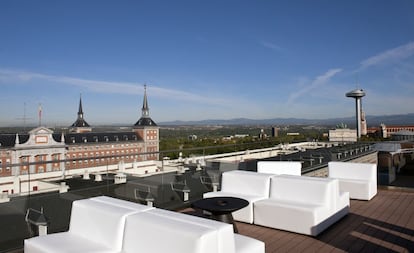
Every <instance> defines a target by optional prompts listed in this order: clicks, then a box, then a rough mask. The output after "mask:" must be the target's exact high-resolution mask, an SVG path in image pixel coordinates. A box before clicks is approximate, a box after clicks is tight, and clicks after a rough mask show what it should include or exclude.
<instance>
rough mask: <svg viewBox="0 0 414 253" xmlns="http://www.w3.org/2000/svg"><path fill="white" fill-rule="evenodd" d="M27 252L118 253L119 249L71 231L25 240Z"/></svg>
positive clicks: (25, 250)
mask: <svg viewBox="0 0 414 253" xmlns="http://www.w3.org/2000/svg"><path fill="white" fill-rule="evenodd" d="M24 252H25V253H56V252H60V253H79V252H90V253H116V252H119V250H114V249H113V248H109V247H107V246H106V245H105V244H104V243H98V242H94V241H91V240H89V239H88V238H85V237H82V236H79V235H75V234H73V233H69V232H62V233H56V234H49V235H47V236H38V237H33V238H30V239H26V240H24Z"/></svg>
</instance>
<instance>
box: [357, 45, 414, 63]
mask: <svg viewBox="0 0 414 253" xmlns="http://www.w3.org/2000/svg"><path fill="white" fill-rule="evenodd" d="M413 54H414V42H410V43H408V44H405V45H402V46H399V47H396V48H393V49H389V50H387V51H384V52H382V53H379V54H377V55H374V56H372V57H370V58H368V59H365V60H363V61H362V62H361V63H360V69H365V68H368V67H371V66H376V65H381V64H387V63H389V62H396V61H399V60H402V59H405V58H408V57H410V56H411V55H413Z"/></svg>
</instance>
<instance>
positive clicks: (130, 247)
mask: <svg viewBox="0 0 414 253" xmlns="http://www.w3.org/2000/svg"><path fill="white" fill-rule="evenodd" d="M138 238H139V239H138ZM155 240H156V241H155ZM143 242H152V243H146V244H143ZM137 249H139V250H140V251H142V252H146V253H158V252H169V253H185V252H188V253H236V252H237V253H264V252H265V245H264V243H263V242H261V241H259V240H256V239H253V238H249V237H246V236H242V235H238V234H234V232H233V226H232V225H231V224H227V223H222V222H218V221H215V220H210V219H204V218H200V217H196V216H191V215H186V214H182V213H177V212H171V211H166V210H162V209H155V210H152V211H150V212H145V213H137V214H135V215H131V216H128V217H127V222H126V227H125V240H124V247H123V251H122V253H135V252H137Z"/></svg>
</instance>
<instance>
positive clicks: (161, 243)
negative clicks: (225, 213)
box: [24, 196, 264, 253]
mask: <svg viewBox="0 0 414 253" xmlns="http://www.w3.org/2000/svg"><path fill="white" fill-rule="evenodd" d="M24 252H25V253H48V252H63V253H75V252H76V253H78V252H82V253H87V252H96V253H97V252H99V253H112V252H114V253H115V252H116V253H130V252H134V253H135V252H146V253H155V252H170V253H207V252H208V253H210V252H211V253H248V252H251V253H264V243H263V242H261V241H258V240H256V239H253V238H249V237H246V236H241V235H237V234H234V232H233V227H232V225H230V224H227V223H222V222H218V221H214V220H209V219H205V218H201V217H196V216H191V215H188V214H183V213H178V212H173V211H167V210H162V209H158V208H153V207H148V206H144V205H140V204H137V203H133V202H129V201H124V200H119V199H113V198H110V197H105V196H101V197H95V198H90V199H85V200H77V201H74V202H73V204H72V214H71V219H70V225H69V231H67V232H61V233H55V234H49V235H44V236H39V237H34V238H30V239H26V240H25V242H24Z"/></svg>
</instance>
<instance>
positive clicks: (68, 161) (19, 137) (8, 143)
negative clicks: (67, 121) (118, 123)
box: [0, 87, 159, 184]
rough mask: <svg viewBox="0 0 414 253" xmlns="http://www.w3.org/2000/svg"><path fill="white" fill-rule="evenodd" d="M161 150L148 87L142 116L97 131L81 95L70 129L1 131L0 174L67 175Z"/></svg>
mask: <svg viewBox="0 0 414 253" xmlns="http://www.w3.org/2000/svg"><path fill="white" fill-rule="evenodd" d="M158 151H159V127H158V126H157V124H156V123H155V122H154V121H153V120H152V119H151V118H150V116H149V108H148V100H147V92H146V87H145V91H144V100H143V106H142V116H141V118H140V119H139V120H138V121H137V122H136V123H135V125H133V126H132V127H131V130H129V131H113V132H94V131H93V129H92V127H91V126H90V125H89V124H88V123H87V122H86V121H85V119H84V114H83V108H82V98H80V101H79V110H78V117H77V120H76V121H75V122H74V123H73V124H72V125H71V126H70V127H69V132H68V133H54V132H53V131H52V130H51V129H48V128H46V127H37V128H35V129H32V130H31V131H30V132H28V133H23V134H20V133H17V134H0V177H16V176H20V175H28V174H30V175H36V174H40V173H45V174H44V176H45V178H47V177H49V178H50V175H52V176H55V177H57V176H59V177H65V175H66V174H68V173H67V172H68V171H70V170H79V171H80V172H81V171H83V170H86V169H88V168H93V167H99V166H107V165H114V164H120V163H123V164H124V163H133V162H139V161H144V160H158V158H159V155H158ZM47 172H50V173H49V174H50V175H48V174H46V173H47ZM53 172H54V173H53ZM0 184H1V182H0Z"/></svg>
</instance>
